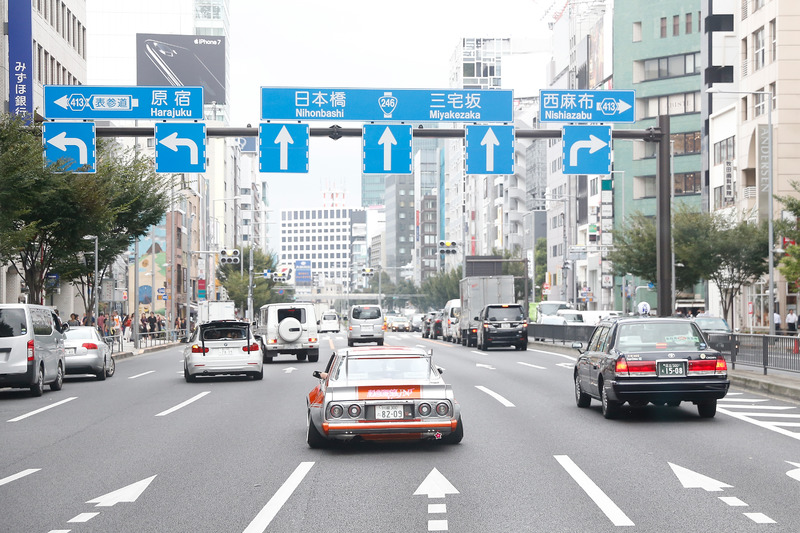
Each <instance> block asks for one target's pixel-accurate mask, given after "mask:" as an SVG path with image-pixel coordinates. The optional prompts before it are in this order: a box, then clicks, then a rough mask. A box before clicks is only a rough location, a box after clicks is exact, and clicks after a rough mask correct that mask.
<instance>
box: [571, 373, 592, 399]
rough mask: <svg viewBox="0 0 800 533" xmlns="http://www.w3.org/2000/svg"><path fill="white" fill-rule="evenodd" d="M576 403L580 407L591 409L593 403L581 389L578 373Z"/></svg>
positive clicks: (576, 376) (576, 378) (576, 377)
mask: <svg viewBox="0 0 800 533" xmlns="http://www.w3.org/2000/svg"><path fill="white" fill-rule="evenodd" d="M575 403H576V404H577V405H578V407H589V405H590V404H591V403H592V397H591V396H589V395H588V394H586V393H585V392H583V389H581V378H580V377H579V376H578V374H577V373H576V374H575Z"/></svg>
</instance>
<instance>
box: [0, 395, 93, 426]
mask: <svg viewBox="0 0 800 533" xmlns="http://www.w3.org/2000/svg"><path fill="white" fill-rule="evenodd" d="M77 398H78V397H77V396H73V397H71V398H67V399H66V400H61V401H60V402H56V403H54V404H52V405H48V406H46V407H42V408H41V409H37V410H35V411H31V412H30V413H26V414H24V415H20V416H18V417H17V418H12V419H11V420H9V422H19V421H20V420H24V419H26V418H28V417H29V416H33V415H38V414H39V413H43V412H44V411H47V410H48V409H52V408H53V407H58V406H59V405H63V404H65V403H67V402H71V401H72V400H75V399H77Z"/></svg>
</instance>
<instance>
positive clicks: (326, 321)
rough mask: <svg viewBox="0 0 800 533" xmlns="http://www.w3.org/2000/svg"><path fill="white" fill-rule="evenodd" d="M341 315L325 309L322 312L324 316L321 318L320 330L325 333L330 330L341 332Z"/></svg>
mask: <svg viewBox="0 0 800 533" xmlns="http://www.w3.org/2000/svg"><path fill="white" fill-rule="evenodd" d="M340 329H341V328H340V326H339V315H337V314H336V313H335V312H334V311H325V312H324V313H322V318H320V319H319V328H318V330H319V332H320V333H325V332H328V331H331V332H334V333H339V331H340Z"/></svg>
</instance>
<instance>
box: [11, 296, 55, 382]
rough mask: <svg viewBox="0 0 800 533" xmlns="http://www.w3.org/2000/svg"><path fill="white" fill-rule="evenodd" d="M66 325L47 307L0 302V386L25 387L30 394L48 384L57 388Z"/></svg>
mask: <svg viewBox="0 0 800 533" xmlns="http://www.w3.org/2000/svg"><path fill="white" fill-rule="evenodd" d="M68 327H69V326H67V325H66V324H62V323H61V320H60V319H59V318H58V315H56V313H55V311H54V310H53V309H51V308H49V307H45V306H43V305H34V304H0V387H16V388H23V389H27V388H29V389H30V390H31V394H32V395H33V396H41V395H42V394H43V393H44V386H45V384H48V383H49V384H50V390H54V391H57V390H61V387H62V385H63V383H64V369H65V368H66V362H65V361H64V331H66V330H67V328H68Z"/></svg>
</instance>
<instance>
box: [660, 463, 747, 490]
mask: <svg viewBox="0 0 800 533" xmlns="http://www.w3.org/2000/svg"><path fill="white" fill-rule="evenodd" d="M667 464H668V465H669V466H670V468H672V471H673V472H674V473H675V475H676V476H677V477H678V481H680V482H681V485H683V488H685V489H703V490H704V491H706V492H720V491H722V489H725V488H733V485H728V484H727V483H723V482H722V481H717V480H716V479H713V478H710V477H708V476H704V475H703V474H698V473H697V472H694V471H692V470H689V469H688V468H684V467H682V466H678V465H675V464H672V463H667Z"/></svg>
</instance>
